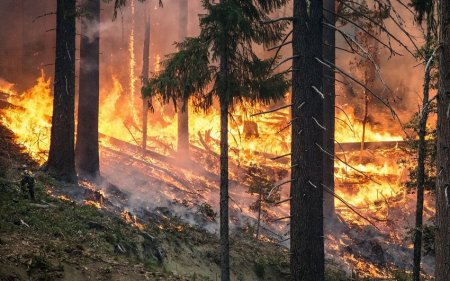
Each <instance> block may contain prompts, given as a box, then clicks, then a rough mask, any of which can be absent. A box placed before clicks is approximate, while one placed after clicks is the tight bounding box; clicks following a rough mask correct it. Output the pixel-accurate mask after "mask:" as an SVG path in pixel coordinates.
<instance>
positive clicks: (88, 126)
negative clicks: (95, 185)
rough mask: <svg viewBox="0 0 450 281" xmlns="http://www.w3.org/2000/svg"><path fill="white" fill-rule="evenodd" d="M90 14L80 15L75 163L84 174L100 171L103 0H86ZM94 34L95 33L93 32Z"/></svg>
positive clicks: (88, 174)
mask: <svg viewBox="0 0 450 281" xmlns="http://www.w3.org/2000/svg"><path fill="white" fill-rule="evenodd" d="M84 7H85V9H86V12H87V15H86V16H85V17H83V18H82V19H81V34H82V35H83V36H81V40H80V59H81V61H80V80H79V81H80V82H79V98H78V124H77V144H76V151H75V152H76V164H77V168H78V172H79V173H80V174H81V175H84V176H88V177H93V178H95V177H96V176H98V175H99V174H100V164H99V155H98V146H99V145H98V112H99V92H100V85H99V75H100V73H99V72H100V0H86V1H85V2H84ZM91 34H92V35H91Z"/></svg>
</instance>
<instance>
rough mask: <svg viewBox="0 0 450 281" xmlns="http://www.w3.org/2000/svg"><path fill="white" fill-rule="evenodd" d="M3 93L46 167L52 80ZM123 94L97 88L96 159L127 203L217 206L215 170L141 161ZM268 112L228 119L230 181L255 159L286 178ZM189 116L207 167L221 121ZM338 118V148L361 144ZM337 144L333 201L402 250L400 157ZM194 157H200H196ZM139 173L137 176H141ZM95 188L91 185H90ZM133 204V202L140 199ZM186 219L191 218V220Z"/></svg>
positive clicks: (359, 266)
mask: <svg viewBox="0 0 450 281" xmlns="http://www.w3.org/2000/svg"><path fill="white" fill-rule="evenodd" d="M2 92H6V93H8V94H9V95H10V96H9V98H8V102H9V103H11V104H12V105H14V106H11V107H9V108H7V109H6V110H4V114H3V117H2V122H4V123H5V124H6V125H7V126H8V127H9V128H11V129H12V130H13V131H14V132H15V134H16V135H17V142H18V143H20V144H22V145H23V146H24V147H25V148H26V150H27V151H29V153H30V155H31V156H32V157H33V158H35V159H36V160H37V161H38V162H40V163H43V162H44V161H45V159H46V154H47V153H48V141H46V140H48V138H49V134H50V130H49V128H50V125H51V119H50V115H51V110H52V103H51V102H52V96H51V89H50V80H49V79H47V78H46V77H45V74H44V73H42V75H41V77H39V79H38V80H37V84H36V85H35V86H34V87H33V88H31V89H30V90H28V91H26V92H25V93H23V94H18V93H16V92H15V91H14V90H13V89H12V88H11V87H9V88H6V87H5V88H3V89H2ZM128 97H129V96H127V95H126V91H125V90H124V87H123V86H122V84H121V83H120V81H119V80H118V79H117V78H116V77H112V79H111V84H110V85H107V86H104V87H103V88H102V90H101V103H100V116H99V121H100V123H99V131H100V133H101V135H102V137H101V149H102V153H101V161H102V171H103V173H104V174H105V175H106V176H107V177H109V179H110V180H111V181H112V182H115V183H116V184H117V185H118V186H123V187H125V186H130V185H131V186H134V187H132V188H130V187H129V188H126V189H125V190H126V191H127V192H131V193H132V194H134V196H133V197H136V196H138V197H142V198H148V196H150V197H152V198H153V200H156V201H154V202H152V205H154V206H157V205H158V204H161V205H165V204H167V203H165V202H176V201H177V200H176V199H177V198H179V196H180V192H181V194H184V195H183V196H184V197H185V198H188V199H187V201H186V206H187V207H188V209H189V208H197V209H199V210H201V208H199V207H198V206H200V205H202V204H204V203H208V204H211V205H213V204H214V202H217V201H216V200H217V197H216V196H217V186H215V184H214V182H215V180H216V178H214V177H215V176H214V175H213V174H216V173H217V172H218V167H217V166H210V167H209V171H208V172H207V173H212V174H211V175H212V176H213V178H211V175H209V174H205V172H200V171H198V169H196V168H193V170H192V171H190V169H186V168H187V167H185V166H176V165H175V166H174V163H173V162H170V161H171V160H168V161H169V162H166V163H164V162H157V163H158V165H159V166H160V167H161V168H163V169H165V170H166V171H170V173H166V172H163V173H161V172H158V171H157V170H154V169H153V168H150V167H151V166H149V165H152V163H155V159H154V158H152V157H148V156H145V155H142V151H141V150H140V148H139V147H140V145H141V143H140V142H141V134H142V133H141V128H140V126H139V125H137V124H136V122H134V120H133V117H132V116H131V115H130V112H131V111H129V110H128V105H129V101H126V100H127V99H128ZM124 100H125V101H126V102H124ZM37 108H38V109H39V111H38V112H36V109H37ZM191 108H192V107H191ZM29 109H31V110H29ZM267 109H268V108H267V107H265V106H256V107H254V108H253V109H252V111H251V112H249V111H248V110H246V108H245V106H242V107H238V108H236V109H235V111H234V112H233V113H232V116H233V122H232V123H231V124H230V135H231V136H232V137H233V141H232V142H231V143H230V146H231V148H230V158H231V159H232V161H233V164H232V166H231V171H230V172H231V176H232V179H233V180H236V181H237V182H241V181H242V176H243V175H244V174H245V170H246V169H247V167H248V165H250V164H252V163H258V164H259V165H261V166H262V167H265V168H266V169H268V171H270V170H271V171H272V173H273V175H274V179H275V180H276V181H277V182H282V181H284V180H285V179H286V178H287V177H288V169H289V167H290V163H289V161H285V160H283V159H280V160H281V161H280V160H278V161H273V160H271V158H273V157H275V156H278V155H283V154H287V153H289V151H290V128H289V126H288V125H289V121H288V120H289V116H290V113H289V109H283V110H279V111H277V112H274V113H272V114H271V115H270V116H269V115H268V114H264V115H259V116H256V117H251V115H252V114H254V113H257V112H261V111H266V110H267ZM166 112H167V108H165V107H162V106H160V105H158V104H156V105H155V113H154V114H152V115H151V117H150V120H149V128H151V129H150V130H149V140H148V147H149V149H151V150H152V151H154V152H157V153H159V155H161V156H160V157H169V158H167V159H171V157H173V156H175V155H176V148H175V147H174V146H175V144H176V132H177V130H176V129H177V128H176V123H177V122H176V114H173V113H170V111H169V113H166ZM190 116H191V118H190V120H189V125H190V141H191V146H192V148H193V150H192V152H191V158H193V161H194V162H197V163H199V165H204V164H201V163H205V162H204V161H210V160H208V158H210V157H215V156H213V155H218V153H219V132H218V131H217V128H218V124H219V117H218V114H217V111H216V110H215V109H213V110H210V111H209V112H207V113H204V112H195V111H194V110H191V112H190ZM337 116H338V117H337V118H339V119H342V120H346V121H345V124H344V123H343V122H341V121H339V120H337V121H336V138H337V142H338V143H339V144H341V145H344V144H346V143H357V142H358V141H360V133H359V132H360V130H361V122H360V121H358V120H357V118H355V116H354V114H353V112H352V110H351V109H350V110H348V112H346V113H345V115H344V113H342V115H341V114H339V113H338V114H337ZM18 118H19V119H18ZM18 120H20V122H18ZM249 124H251V125H250V126H253V127H251V128H252V130H253V131H252V130H250V131H247V132H246V130H249V129H248V126H249ZM350 127H351V128H350ZM246 134H247V135H246ZM116 140H120V141H122V142H118V141H116ZM401 140H402V137H401V136H399V135H392V134H390V133H385V132H383V131H374V130H373V129H372V128H371V127H370V126H367V128H366V141H367V142H383V141H386V142H389V141H401ZM124 145H125V146H124ZM341 148H342V147H340V146H339V145H337V146H336V153H337V156H338V158H337V159H340V160H341V161H339V160H336V161H335V178H336V194H337V196H338V197H339V199H338V198H335V204H336V210H337V214H338V216H339V217H340V218H341V219H343V221H345V222H346V223H348V224H349V225H356V226H368V225H370V224H372V223H373V224H375V225H376V226H377V227H378V228H380V229H381V230H382V231H383V232H386V233H389V232H390V231H392V230H393V229H395V231H396V232H397V234H396V235H392V236H391V237H390V238H389V239H390V240H391V241H395V242H396V243H400V244H403V243H404V242H403V239H404V237H405V236H404V235H406V234H404V230H403V229H400V225H401V227H407V225H408V222H407V223H406V224H404V223H401V224H398V222H399V220H401V216H410V215H411V214H412V213H410V214H406V213H403V214H401V215H400V213H399V212H398V209H399V208H402V207H403V206H404V204H407V202H408V201H410V198H411V195H408V194H406V191H405V187H404V182H405V181H407V178H408V170H407V167H402V165H400V164H399V160H400V159H401V158H403V157H405V154H404V152H402V150H401V149H399V148H398V147H392V148H384V149H378V150H374V151H369V150H364V151H360V149H356V150H351V151H343V150H340V149H341ZM130 149H131V150H130ZM117 153H119V154H117ZM211 153H212V155H211ZM208 154H210V155H208ZM124 157H126V158H124ZM196 157H200V158H199V159H195V158H196ZM121 159H122V160H121ZM124 159H127V160H126V161H127V162H129V161H131V162H129V163H130V164H131V163H133V164H131V166H129V165H128V166H127V167H126V168H125V167H124V168H125V169H126V170H129V171H130V173H129V175H130V177H132V178H136V180H135V181H132V182H130V180H129V177H127V176H124V175H123V173H124V171H122V172H121V173H122V174H121V175H120V176H117V175H116V174H117V173H115V171H116V169H117V168H118V167H120V165H121V164H122V163H121V162H123V161H124ZM202 159H203V160H202ZM206 163H208V162H206ZM209 163H210V162H209ZM117 165H119V166H117ZM189 167H192V166H188V168H189ZM149 168H150V170H149ZM119 169H120V168H119ZM161 171H163V170H161ZM138 174H141V175H139V176H138ZM145 177H150V178H159V179H160V183H159V184H158V183H155V184H157V185H159V187H158V197H154V196H155V195H149V192H150V194H153V193H154V192H155V191H149V190H148V189H149V188H153V189H154V184H151V183H149V182H148V183H147V180H144V178H145ZM139 178H141V180H143V182H141V180H139ZM139 185H141V187H139ZM189 186H197V188H196V190H191V189H190V188H189ZM92 188H93V189H95V187H92ZM246 189H247V188H246V187H245V185H240V187H239V188H238V189H237V190H236V192H233V194H232V195H231V196H232V199H233V201H234V202H235V204H236V206H234V207H232V209H236V210H235V212H236V213H235V216H236V218H238V217H240V216H241V215H244V216H247V217H249V218H254V217H255V214H254V213H253V212H252V211H250V210H249V209H248V208H247V207H244V206H246V205H248V204H250V203H249V202H251V201H253V200H255V198H254V196H252V195H251V194H249V193H247V192H246ZM102 192H103V193H102V196H105V197H107V198H109V196H112V195H109V194H108V192H107V191H102ZM205 192H206V193H205ZM139 194H140V195H139ZM91 197H92V196H91ZM286 197H288V188H286V187H282V188H281V199H283V198H286ZM156 198H159V199H156ZM138 201H139V202H140V200H138ZM158 202H159V203H158ZM85 204H87V205H91V206H94V207H96V208H102V200H101V199H99V198H89V199H87V200H86V201H85ZM136 204H137V205H139V204H145V199H144V202H141V203H133V205H132V206H134V205H136ZM169 204H170V203H169ZM347 204H350V206H351V207H352V208H354V209H355V210H358V212H359V213H360V214H363V216H364V217H365V218H362V217H361V216H359V215H357V214H356V213H355V212H354V211H352V210H351V209H349V208H348V205H347ZM137 205H136V206H137ZM181 205H183V204H181ZM178 208H180V207H178ZM412 209H413V208H411V210H412ZM426 210H427V211H426V214H427V217H429V216H432V215H433V212H434V211H433V208H432V207H431V206H427V207H426ZM182 212H183V213H184V212H185V211H182ZM266 212H267V214H266V216H267V217H268V218H270V219H269V221H270V220H273V219H276V218H278V217H284V216H286V215H287V214H288V213H289V204H286V203H283V204H280V205H279V206H274V207H273V208H272V209H271V210H267V211H266ZM240 213H241V214H240ZM123 216H124V218H125V219H126V221H128V222H129V223H130V224H133V225H136V227H138V228H141V227H142V225H141V224H140V223H139V222H138V221H137V219H136V217H135V215H132V213H130V211H124V212H123ZM187 219H188V220H190V219H189V218H188V217H187ZM238 220H239V219H238ZM269 221H268V222H266V223H265V224H266V225H267V227H269V228H272V229H273V230H274V231H276V232H277V233H280V234H281V233H284V232H285V231H286V223H285V222H283V221H278V222H277V223H273V224H271V223H270V222H269ZM197 222H198V221H197ZM236 222H237V221H236ZM242 223H243V222H241V223H239V225H240V224H242ZM396 224H398V225H396ZM395 225H396V226H395ZM394 226H395V227H394ZM393 227H394V228H393ZM402 233H403V234H402ZM269 236H270V234H269ZM336 239H338V240H336ZM347 239H348V238H347ZM344 240H345V239H344ZM347 243H349V242H347ZM327 245H328V246H327V247H329V248H330V249H334V250H333V253H334V254H333V256H334V255H337V256H342V258H343V260H344V261H345V263H346V264H347V265H348V266H349V268H351V269H352V270H355V271H358V272H366V275H365V276H372V277H373V276H379V277H382V276H388V273H386V272H387V271H386V270H383V269H381V268H380V267H379V266H376V265H370V268H371V269H370V270H368V267H367V266H369V264H370V261H369V260H367V261H364V262H363V261H361V260H360V259H357V258H355V256H354V254H351V253H347V252H346V250H345V249H346V248H348V247H349V246H348V245H347V244H346V243H345V242H343V241H342V238H341V239H340V241H339V238H337V237H334V236H327ZM405 247H410V244H409V243H407V245H406V246H405Z"/></svg>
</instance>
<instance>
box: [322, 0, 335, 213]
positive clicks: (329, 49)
mask: <svg viewBox="0 0 450 281" xmlns="http://www.w3.org/2000/svg"><path fill="white" fill-rule="evenodd" d="M335 5H336V3H335V0H325V2H324V8H325V9H327V10H329V11H334V10H335V9H336V7H335ZM324 21H325V22H326V23H329V24H331V25H335V24H336V17H335V15H334V14H332V13H330V12H327V11H324ZM323 32H324V34H323V39H324V42H325V43H326V44H324V45H323V57H324V59H326V60H328V61H329V62H331V63H333V64H335V61H336V52H335V46H336V32H335V30H334V29H332V28H330V27H327V26H324V29H323ZM323 73H324V79H323V93H324V95H325V99H324V101H323V126H324V127H325V128H326V129H327V130H326V131H325V132H324V140H323V142H324V147H325V149H326V150H327V151H328V152H330V154H332V155H334V130H335V129H334V128H335V124H334V120H335V98H336V90H335V72H334V71H333V69H330V68H328V67H324V69H323ZM323 184H324V185H325V186H327V187H328V188H329V189H330V190H331V191H333V192H334V157H331V156H326V155H324V158H323ZM323 197H324V201H323V211H324V218H325V219H332V218H334V212H335V211H334V196H333V195H332V194H330V193H324V195H323Z"/></svg>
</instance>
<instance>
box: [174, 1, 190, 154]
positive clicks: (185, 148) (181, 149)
mask: <svg viewBox="0 0 450 281" xmlns="http://www.w3.org/2000/svg"><path fill="white" fill-rule="evenodd" d="M179 1H180V19H179V24H180V25H179V41H180V42H181V41H183V40H184V39H185V38H186V36H187V29H188V1H187V0H179ZM177 150H178V153H179V154H180V155H183V156H186V157H188V155H189V105H188V103H187V102H186V105H185V107H184V108H182V106H180V108H179V109H178V146H177Z"/></svg>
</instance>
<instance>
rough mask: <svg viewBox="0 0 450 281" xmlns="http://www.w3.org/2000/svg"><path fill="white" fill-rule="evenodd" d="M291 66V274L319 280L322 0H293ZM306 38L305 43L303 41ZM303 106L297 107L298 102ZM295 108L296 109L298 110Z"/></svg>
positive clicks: (299, 279)
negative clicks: (292, 56) (292, 70)
mask: <svg viewBox="0 0 450 281" xmlns="http://www.w3.org/2000/svg"><path fill="white" fill-rule="evenodd" d="M294 18H295V20H294V23H293V34H292V36H293V37H292V42H293V54H294V55H296V56H295V58H294V60H293V66H292V69H294V70H297V71H295V72H294V73H293V75H292V77H293V79H292V93H293V94H292V103H293V106H292V120H293V123H292V148H291V150H292V163H291V164H292V167H293V168H292V172H291V177H292V184H291V198H292V199H291V230H290V232H291V250H290V251H291V253H290V264H291V279H292V280H294V281H321V280H324V271H325V266H324V239H323V186H322V184H323V174H324V169H323V158H324V156H323V152H322V150H321V148H323V143H324V130H323V128H322V127H323V125H322V124H323V109H324V108H323V100H322V97H321V95H320V94H318V93H317V92H316V91H315V90H314V89H313V87H315V88H316V89H318V90H319V91H323V89H322V76H323V67H322V65H321V64H320V63H319V62H318V61H317V60H316V59H320V60H321V59H322V51H323V44H322V38H323V37H322V34H323V28H322V26H323V25H322V19H323V1H322V0H318V1H307V0H295V1H294ZM305 42H308V44H305ZM302 104H303V106H300V105H302ZM300 107H301V109H300Z"/></svg>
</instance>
